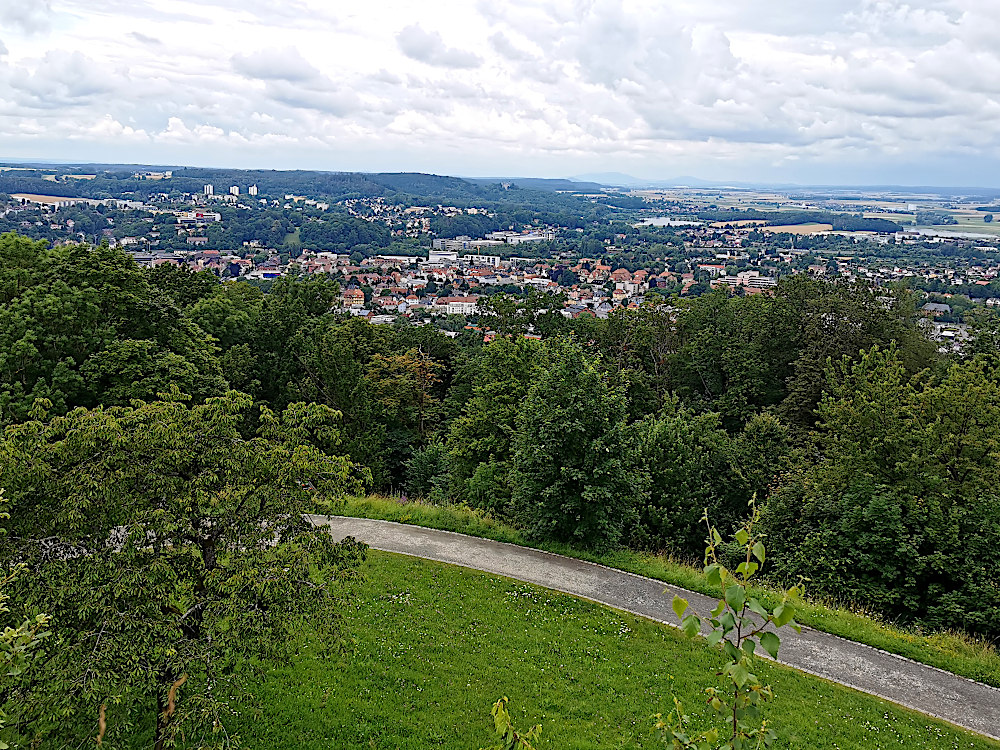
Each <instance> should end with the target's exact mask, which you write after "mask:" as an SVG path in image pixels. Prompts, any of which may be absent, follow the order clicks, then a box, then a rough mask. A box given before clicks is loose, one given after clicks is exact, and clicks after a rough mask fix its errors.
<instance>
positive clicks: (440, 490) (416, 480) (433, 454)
mask: <svg viewBox="0 0 1000 750" xmlns="http://www.w3.org/2000/svg"><path fill="white" fill-rule="evenodd" d="M448 464H449V461H448V449H447V448H446V447H445V445H444V443H442V442H440V441H437V440H435V441H433V442H430V443H428V444H427V445H425V446H424V447H423V448H419V449H417V450H415V451H414V452H413V455H412V456H411V457H410V460H409V461H407V462H406V490H407V492H409V493H410V494H412V495H415V496H416V497H424V498H429V499H431V500H447V499H448V494H449V488H448V483H449V480H450V476H449V473H448Z"/></svg>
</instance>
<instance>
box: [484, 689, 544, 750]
mask: <svg viewBox="0 0 1000 750" xmlns="http://www.w3.org/2000/svg"><path fill="white" fill-rule="evenodd" d="M509 702H510V699H509V698H508V697H507V696H504V697H503V698H500V699H499V700H498V701H497V702H496V703H494V704H493V708H492V709H490V714H491V715H492V716H493V731H494V732H496V736H497V744H495V745H493V746H491V747H490V748H488V749H487V750H535V746H534V745H532V744H531V743H532V742H535V741H536V740H538V738H539V737H541V735H542V725H541V724H536V725H535V726H533V727H531V728H530V729H529V730H528V731H527V732H518V731H517V730H516V729H515V728H514V722H513V720H512V719H511V717H510V712H509V711H508V710H507V704H508V703H509Z"/></svg>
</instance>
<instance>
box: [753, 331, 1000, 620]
mask: <svg viewBox="0 0 1000 750" xmlns="http://www.w3.org/2000/svg"><path fill="white" fill-rule="evenodd" d="M829 376H830V386H829V387H830V393H829V395H828V396H826V397H825V398H824V400H823V403H822V404H821V406H820V410H819V413H820V418H821V422H820V432H819V433H818V435H817V436H816V438H815V450H816V451H818V452H819V453H820V456H821V458H820V460H819V461H818V462H816V463H812V464H805V465H804V468H803V469H802V470H801V471H800V472H799V473H798V474H797V475H796V476H795V477H794V479H793V480H792V481H790V482H789V483H788V484H787V485H786V486H785V487H783V488H782V489H781V491H779V492H778V493H777V494H776V495H775V496H774V497H773V498H772V500H771V502H769V503H768V505H767V507H766V511H765V516H764V520H765V525H766V527H767V530H768V533H769V534H770V535H771V539H772V541H771V544H772V546H773V548H774V552H775V555H774V560H775V564H776V566H777V569H778V571H779V572H780V573H782V574H785V575H805V576H808V577H809V578H810V579H811V581H812V584H811V585H812V587H813V588H815V589H818V590H820V591H823V592H825V593H828V594H830V595H832V596H835V597H838V598H841V599H845V600H847V601H851V602H857V603H864V604H867V605H868V606H872V607H874V608H876V609H878V610H880V611H882V612H885V613H887V614H890V615H892V616H894V617H898V618H900V619H902V620H904V621H906V622H919V623H923V624H925V625H927V626H929V627H932V628H940V627H961V628H963V629H965V630H967V631H970V632H975V633H981V634H983V635H987V636H989V637H991V638H996V637H997V636H998V635H1000V630H998V628H997V623H998V622H1000V590H998V589H997V587H996V581H997V580H998V577H1000V556H998V555H997V549H998V547H1000V468H998V463H997V461H996V455H997V452H998V450H1000V444H998V428H1000V372H998V371H997V369H996V367H995V366H994V365H992V364H988V363H986V362H984V361H982V360H973V361H971V362H968V363H955V364H952V365H951V366H950V367H948V368H947V369H946V370H945V371H944V372H943V373H942V374H941V375H939V376H931V375H929V374H925V375H924V376H922V377H920V378H910V377H908V376H907V374H906V368H905V366H904V364H903V361H902V356H901V353H900V352H898V351H897V350H895V349H888V350H878V349H872V350H871V351H870V352H868V353H866V354H865V355H864V357H862V359H861V361H860V362H858V363H857V364H851V363H850V362H847V361H843V362H840V363H837V365H836V367H835V368H832V369H831V370H830V371H829Z"/></svg>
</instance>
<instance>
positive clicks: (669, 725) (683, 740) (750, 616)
mask: <svg viewBox="0 0 1000 750" xmlns="http://www.w3.org/2000/svg"><path fill="white" fill-rule="evenodd" d="M704 520H705V522H706V524H708V515H707V513H706V516H705V519H704ZM758 520H759V512H758V511H757V508H756V505H755V504H754V503H751V514H750V518H749V520H747V522H746V523H745V524H744V525H743V526H742V527H741V528H739V529H737V531H736V533H735V534H734V535H733V536H734V540H735V542H736V544H737V545H739V547H740V548H741V549H742V551H743V552H744V553H745V554H744V559H743V560H741V561H740V563H739V564H738V565H737V566H736V569H735V571H730V570H728V569H727V568H726V567H725V566H724V565H723V564H722V563H721V562H720V560H719V556H718V550H719V546H720V545H721V544H722V536H721V535H720V534H719V532H718V531H717V530H716V528H715V527H714V526H711V525H708V538H707V540H706V549H705V578H706V580H707V581H708V583H709V585H712V586H715V587H716V589H717V590H718V591H719V592H720V593H721V594H722V596H721V598H720V599H719V603H718V605H717V606H716V607H715V609H713V610H712V612H711V617H705V618H703V617H699V616H698V615H697V614H687V615H686V614H685V613H686V612H687V609H688V603H687V601H686V600H685V599H683V598H682V597H680V596H677V595H675V596H674V600H673V610H674V614H676V615H677V618H678V619H679V620H680V622H681V630H683V631H684V633H685V634H686V635H687V636H688V637H693V636H695V635H697V634H698V633H699V632H700V631H701V630H702V627H703V625H707V626H708V632H707V635H706V636H705V638H706V640H707V641H708V643H709V645H712V646H717V645H719V644H721V645H722V650H723V652H724V653H725V655H726V658H727V663H726V664H725V666H723V668H722V670H721V672H720V673H719V674H720V676H721V677H722V678H723V682H724V684H723V686H722V687H721V688H718V687H709V688H706V689H705V695H706V696H707V702H708V705H709V706H711V707H712V709H713V710H715V711H716V713H717V714H718V715H719V716H720V718H722V719H723V722H724V724H723V725H722V726H720V727H712V728H709V729H706V730H704V731H701V732H697V730H695V729H693V728H692V721H691V718H690V717H689V716H688V715H687V714H685V713H684V707H683V705H682V704H681V702H680V701H679V700H678V699H677V698H676V697H675V698H674V708H673V710H672V711H671V712H670V713H669V714H668V715H667V716H666V717H664V716H663V715H662V714H658V715H657V716H656V728H657V729H658V730H660V731H661V732H662V733H663V737H664V740H665V741H666V742H668V743H669V744H670V745H671V747H673V748H674V749H675V750H751V749H756V750H759V748H763V747H769V746H770V745H771V744H772V743H773V742H774V741H775V740H776V739H777V737H778V736H777V734H776V733H775V732H774V730H773V729H771V727H770V725H769V722H768V721H767V719H765V718H764V717H763V706H764V704H765V703H767V702H768V701H770V700H771V699H772V698H773V697H774V691H773V690H772V689H771V686H770V685H767V684H764V682H763V680H761V678H760V677H758V675H757V672H758V669H759V666H760V665H759V662H758V661H757V660H758V659H759V658H760V657H758V656H757V654H756V649H757V646H760V647H761V648H763V649H764V650H765V651H766V652H767V653H768V654H769V655H770V657H771V658H772V659H777V658H778V648H779V646H780V645H781V639H780V638H779V637H778V635H777V633H775V632H774V631H775V630H777V629H778V628H782V627H784V626H786V625H787V626H789V627H791V628H794V629H795V630H800V628H799V625H798V623H796V622H795V609H794V602H795V600H797V599H798V598H799V596H801V593H802V591H801V588H800V587H799V586H793V587H792V588H790V589H788V591H786V592H785V595H784V597H782V599H781V602H780V603H779V604H777V605H776V606H774V607H768V606H766V604H765V603H763V602H761V600H760V599H759V598H757V597H756V596H754V592H753V591H752V590H751V582H752V581H753V579H754V578H756V577H757V576H758V574H759V572H760V569H761V566H762V565H764V563H765V561H766V554H767V553H766V549H765V546H764V542H763V536H762V535H761V534H759V532H758V531H757V530H756V526H757V522H758Z"/></svg>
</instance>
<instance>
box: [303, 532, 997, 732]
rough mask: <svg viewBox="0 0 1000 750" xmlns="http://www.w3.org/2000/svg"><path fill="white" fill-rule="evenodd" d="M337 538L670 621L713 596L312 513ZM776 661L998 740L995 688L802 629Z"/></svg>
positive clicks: (548, 557)
mask: <svg viewBox="0 0 1000 750" xmlns="http://www.w3.org/2000/svg"><path fill="white" fill-rule="evenodd" d="M311 518H312V520H313V522H314V523H317V524H325V525H327V526H329V527H330V530H331V532H332V533H333V534H334V536H335V537H337V538H338V539H343V538H344V537H347V536H353V537H355V538H356V539H358V540H360V541H363V542H366V543H367V544H368V545H369V546H371V547H372V548H373V549H377V550H383V551H386V552H396V553H399V554H403V555H411V556H413V557H422V558H425V559H427V560H436V561H438V562H443V563H451V564H452V565H460V566H462V567H466V568H474V569H476V570H482V571H485V572H487V573H494V574H496V575H501V576H506V577H508V578H515V579H517V580H519V581H525V582H527V583H533V584H537V585H539V586H544V587H545V588H548V589H554V590H556V591H562V592H564V593H567V594H572V595H574V596H579V597H582V598H584V599H590V600H592V601H595V602H598V603H600V604H606V605H608V606H609V607H614V608H615V609H620V610H623V611H625V612H631V613H632V614H636V615H640V616H642V617H648V618H650V619H652V620H656V621H658V622H662V623H666V624H668V625H676V624H677V619H676V617H675V616H674V614H673V611H672V610H671V607H670V605H671V601H672V600H673V596H674V594H675V593H677V594H680V595H681V596H683V597H685V598H686V599H687V600H688V602H689V603H690V605H691V607H692V608H693V611H695V612H697V613H699V614H706V613H708V611H709V610H711V609H712V608H713V607H714V606H715V603H716V600H715V599H710V598H709V597H707V596H703V595H702V594H696V593H694V592H691V591H686V590H684V589H679V588H676V587H674V586H668V585H666V584H664V583H663V582H662V581H656V580H653V579H651V578H644V577H642V576H638V575H634V574H632V573H626V572H623V571H620V570H614V569H613V568H607V567H605V566H603V565H595V564H594V563H589V562H583V561H582V560H574V559H573V558H570V557H563V556H562V555H555V554H552V553H550V552H541V551H539V550H534V549H529V548H527V547H519V546H517V545H514V544H503V543H501V542H493V541H490V540H487V539H480V538H478V537H471V536H466V535H464V534H456V533H453V532H450V531H437V530H434V529H425V528H422V527H419V526H411V525H407V524H400V523H394V522H391V521H374V520H369V519H362V518H347V517H344V516H312V517H311ZM779 656H780V658H779V661H780V662H782V663H783V664H787V665H788V666H791V667H795V668H796V669H799V670H802V671H803V672H809V673H810V674H814V675H818V676H820V677H824V678H826V679H828V680H832V681H833V682H838V683H840V684H841V685H847V686H848V687H852V688H855V689H857V690H861V691H862V692H865V693H870V694H871V695H876V696H879V697H880V698H885V699H886V700H889V701H892V702H894V703H898V704H900V705H903V706H906V707H908V708H912V709H915V710H917V711H920V712H922V713H925V714H928V715H930V716H935V717H937V718H939V719H944V720H946V721H949V722H951V723H952V724H957V725H958V726H961V727H965V728H966V729H971V730H972V731H974V732H978V733H980V734H983V735H986V736H987V737H992V738H994V739H998V740H1000V690H998V689H996V688H993V687H990V686H988V685H983V684H981V683H978V682H974V681H972V680H969V679H966V678H964V677H958V676H956V675H953V674H951V673H949V672H945V671H942V670H940V669H936V668H934V667H928V666H926V665H924V664H919V663H917V662H914V661H911V660H909V659H906V658H903V657H901V656H896V655H894V654H888V653H886V652H884V651H880V650H878V649H875V648H871V647H870V646H863V645H861V644H858V643H854V642H853V641H848V640H845V639H843V638H838V637H837V636H833V635H830V634H828V633H821V632H820V631H818V630H813V629H811V628H805V627H804V628H802V633H801V634H799V633H796V632H794V631H792V630H786V632H783V633H782V635H781V651H780V654H779Z"/></svg>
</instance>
